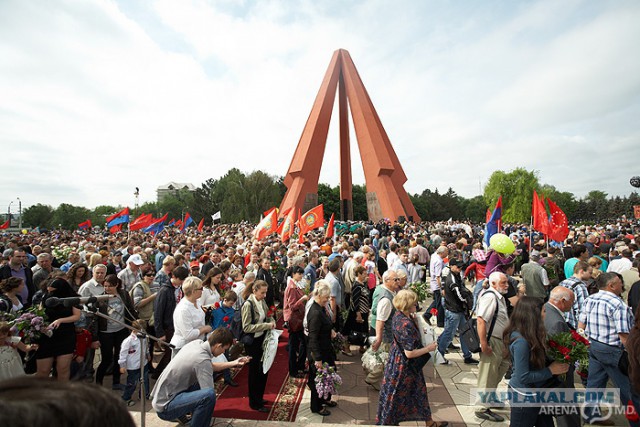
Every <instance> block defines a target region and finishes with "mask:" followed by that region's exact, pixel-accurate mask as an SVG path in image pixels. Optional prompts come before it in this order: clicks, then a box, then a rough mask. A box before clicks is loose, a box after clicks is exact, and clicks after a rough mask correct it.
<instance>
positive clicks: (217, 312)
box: [211, 291, 238, 329]
mask: <svg viewBox="0 0 640 427" xmlns="http://www.w3.org/2000/svg"><path fill="white" fill-rule="evenodd" d="M237 300H238V295H237V294H236V293H235V292H234V291H227V292H226V293H225V294H224V297H223V299H222V304H220V306H219V307H216V308H215V309H214V310H213V315H212V316H211V327H212V328H213V329H217V328H219V327H220V326H224V327H226V328H228V327H229V326H231V320H232V319H233V313H234V312H235V310H234V309H233V305H234V304H235V303H236V301H237Z"/></svg>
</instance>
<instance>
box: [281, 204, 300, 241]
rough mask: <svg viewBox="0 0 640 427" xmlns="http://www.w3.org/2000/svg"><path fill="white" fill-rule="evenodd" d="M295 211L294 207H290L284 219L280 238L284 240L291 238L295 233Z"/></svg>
mask: <svg viewBox="0 0 640 427" xmlns="http://www.w3.org/2000/svg"><path fill="white" fill-rule="evenodd" d="M295 215H296V214H295V212H294V211H293V209H290V210H289V212H288V215H287V216H286V217H285V219H284V221H282V230H281V231H280V238H281V239H282V241H283V242H286V241H287V240H289V239H290V238H291V235H292V234H293V225H294V223H295V222H296V217H295Z"/></svg>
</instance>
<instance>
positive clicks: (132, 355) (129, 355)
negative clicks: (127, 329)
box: [118, 320, 151, 406]
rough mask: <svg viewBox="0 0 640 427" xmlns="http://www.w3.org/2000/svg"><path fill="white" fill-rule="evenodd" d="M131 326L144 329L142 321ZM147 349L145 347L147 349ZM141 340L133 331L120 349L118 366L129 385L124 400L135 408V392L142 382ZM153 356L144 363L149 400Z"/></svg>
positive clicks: (148, 357) (145, 390)
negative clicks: (150, 367) (150, 362)
mask: <svg viewBox="0 0 640 427" xmlns="http://www.w3.org/2000/svg"><path fill="white" fill-rule="evenodd" d="M131 326H132V327H134V328H136V329H142V323H141V321H140V320H134V321H133V322H131ZM142 345H144V346H146V338H145V339H143V340H142ZM146 348H147V347H145V349H146ZM140 354H141V352H140V340H139V339H138V336H137V335H136V332H134V331H131V334H130V335H129V336H128V337H127V338H125V339H124V341H122V345H121V347H120V357H119V358H118V365H120V373H121V374H124V373H125V371H126V373H127V385H126V386H125V388H124V392H123V393H122V399H123V400H124V401H126V402H127V405H128V406H133V405H134V404H135V402H134V401H133V400H131V396H132V395H133V392H134V391H135V390H136V385H137V384H138V381H140ZM150 359H151V355H149V354H147V357H146V359H145V361H144V393H145V396H146V398H147V399H149V393H150V392H151V390H149V360H150Z"/></svg>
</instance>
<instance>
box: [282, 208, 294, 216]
mask: <svg viewBox="0 0 640 427" xmlns="http://www.w3.org/2000/svg"><path fill="white" fill-rule="evenodd" d="M292 210H293V208H287V209H285V210H283V211H282V212H280V216H282V217H283V218H286V217H287V215H289V212H291V211H292Z"/></svg>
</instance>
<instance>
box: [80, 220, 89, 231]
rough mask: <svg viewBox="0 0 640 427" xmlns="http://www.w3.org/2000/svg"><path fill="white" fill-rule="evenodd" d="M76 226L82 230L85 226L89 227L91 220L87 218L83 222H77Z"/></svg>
mask: <svg viewBox="0 0 640 427" xmlns="http://www.w3.org/2000/svg"><path fill="white" fill-rule="evenodd" d="M78 228H80V229H81V230H84V229H85V228H91V220H90V219H88V220H86V221H85V222H81V223H80V224H78Z"/></svg>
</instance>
